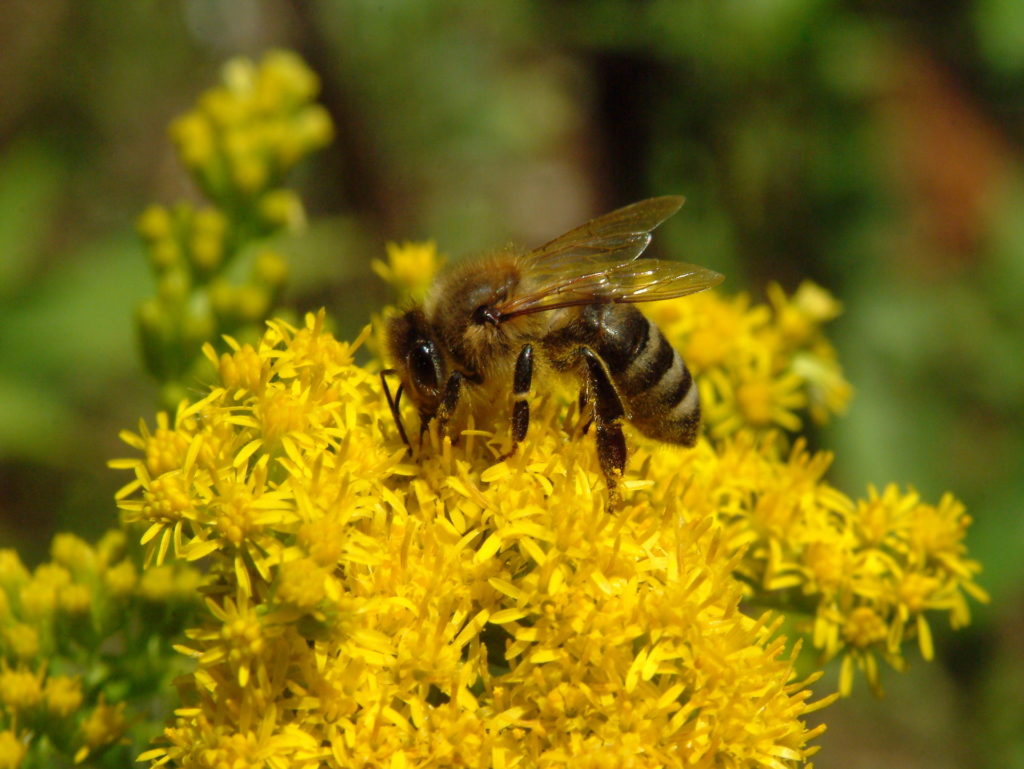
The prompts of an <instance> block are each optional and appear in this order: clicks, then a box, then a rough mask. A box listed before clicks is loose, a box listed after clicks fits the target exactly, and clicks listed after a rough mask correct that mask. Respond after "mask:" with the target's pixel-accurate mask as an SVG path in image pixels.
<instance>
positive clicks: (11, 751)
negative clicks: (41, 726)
mask: <svg viewBox="0 0 1024 769" xmlns="http://www.w3.org/2000/svg"><path fill="white" fill-rule="evenodd" d="M27 750H28V746H27V745H25V743H24V742H23V741H22V740H20V739H18V734H17V732H15V731H14V730H13V729H4V730H3V731H0V769H18V767H19V766H21V760H22V759H23V758H24V757H25V752H26V751H27Z"/></svg>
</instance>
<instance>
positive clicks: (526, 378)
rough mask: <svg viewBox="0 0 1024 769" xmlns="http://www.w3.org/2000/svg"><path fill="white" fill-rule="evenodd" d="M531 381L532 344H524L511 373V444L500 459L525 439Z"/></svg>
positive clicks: (512, 452) (527, 425)
mask: <svg viewBox="0 0 1024 769" xmlns="http://www.w3.org/2000/svg"><path fill="white" fill-rule="evenodd" d="M532 383H533V345H532V344H524V345H523V349H521V350H520V351H519V355H518V356H517V357H516V367H515V369H514V370H513V373H512V396H513V397H514V398H515V401H514V402H513V404H512V446H511V448H510V449H509V450H508V452H507V453H505V454H503V455H502V456H501V459H503V460H504V459H508V458H509V457H510V456H512V455H513V454H515V453H516V449H517V448H518V447H519V444H520V443H521V442H522V441H523V440H525V439H526V432H527V430H529V429H530V404H529V403H528V402H527V400H526V396H528V395H529V394H530V385H531V384H532Z"/></svg>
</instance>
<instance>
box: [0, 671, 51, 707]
mask: <svg viewBox="0 0 1024 769" xmlns="http://www.w3.org/2000/svg"><path fill="white" fill-rule="evenodd" d="M43 677H44V673H43V672H42V671H40V672H38V673H33V672H31V671H29V670H25V669H24V668H18V669H16V670H11V669H10V668H9V667H7V663H6V662H4V663H2V666H0V702H2V703H3V704H4V705H6V706H7V707H8V708H10V709H11V710H28V709H30V708H34V707H35V706H36V705H38V704H39V702H40V701H41V700H42V698H43Z"/></svg>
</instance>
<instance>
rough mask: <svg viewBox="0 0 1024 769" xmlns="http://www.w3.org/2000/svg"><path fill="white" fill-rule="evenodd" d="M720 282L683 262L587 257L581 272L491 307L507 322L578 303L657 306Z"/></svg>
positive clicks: (716, 275) (557, 277)
mask: <svg viewBox="0 0 1024 769" xmlns="http://www.w3.org/2000/svg"><path fill="white" fill-rule="evenodd" d="M722 280H723V276H722V275H721V274H719V273H717V272H715V271H714V270H709V269H706V268H704V267H698V266H697V265H694V264H685V263H683V262H667V261H661V260H658V259H637V260H634V261H629V262H621V261H617V260H609V261H606V262H605V263H604V264H603V265H602V264H601V263H600V260H598V259H591V260H589V262H588V271H587V272H586V273H585V274H571V273H569V274H562V275H554V276H550V277H549V279H548V280H546V281H544V282H541V283H540V284H539V285H538V284H535V289H534V290H533V291H531V292H530V293H528V294H520V295H517V296H514V297H511V298H510V299H509V300H508V301H506V302H505V303H503V304H501V305H499V306H498V307H497V308H496V309H497V310H498V311H499V313H500V314H501V317H503V318H504V319H508V318H512V317H515V316H517V315H526V314H529V313H534V312H543V311H546V310H554V309H557V308H559V307H572V306H577V305H584V304H610V303H628V304H635V303H638V302H657V301H661V300H662V299H672V298H675V297H679V296H686V295H687V294H695V293H697V292H698V291H703V290H705V289H708V288H711V287H713V286H716V285H718V284H719V283H721V282H722Z"/></svg>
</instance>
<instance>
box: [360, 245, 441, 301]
mask: <svg viewBox="0 0 1024 769" xmlns="http://www.w3.org/2000/svg"><path fill="white" fill-rule="evenodd" d="M387 254H388V260H387V262H386V263H385V262H382V261H381V260H379V259H374V260H373V261H371V262H370V267H371V268H373V271H374V272H375V273H376V274H377V275H379V276H380V277H381V278H382V279H384V280H386V281H387V282H388V283H390V284H391V285H392V286H393V287H394V288H395V289H396V290H397V291H398V293H399V297H400V301H402V302H406V301H409V300H415V301H419V300H422V299H423V297H424V295H425V294H426V293H427V289H428V288H429V287H430V283H431V281H433V279H434V275H435V274H436V273H437V271H438V270H439V269H440V268H441V265H442V264H444V259H443V257H441V256H440V255H439V254H438V253H437V245H436V244H435V243H434V242H433V241H426V242H424V243H402V244H401V245H399V244H398V243H388V245H387Z"/></svg>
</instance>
